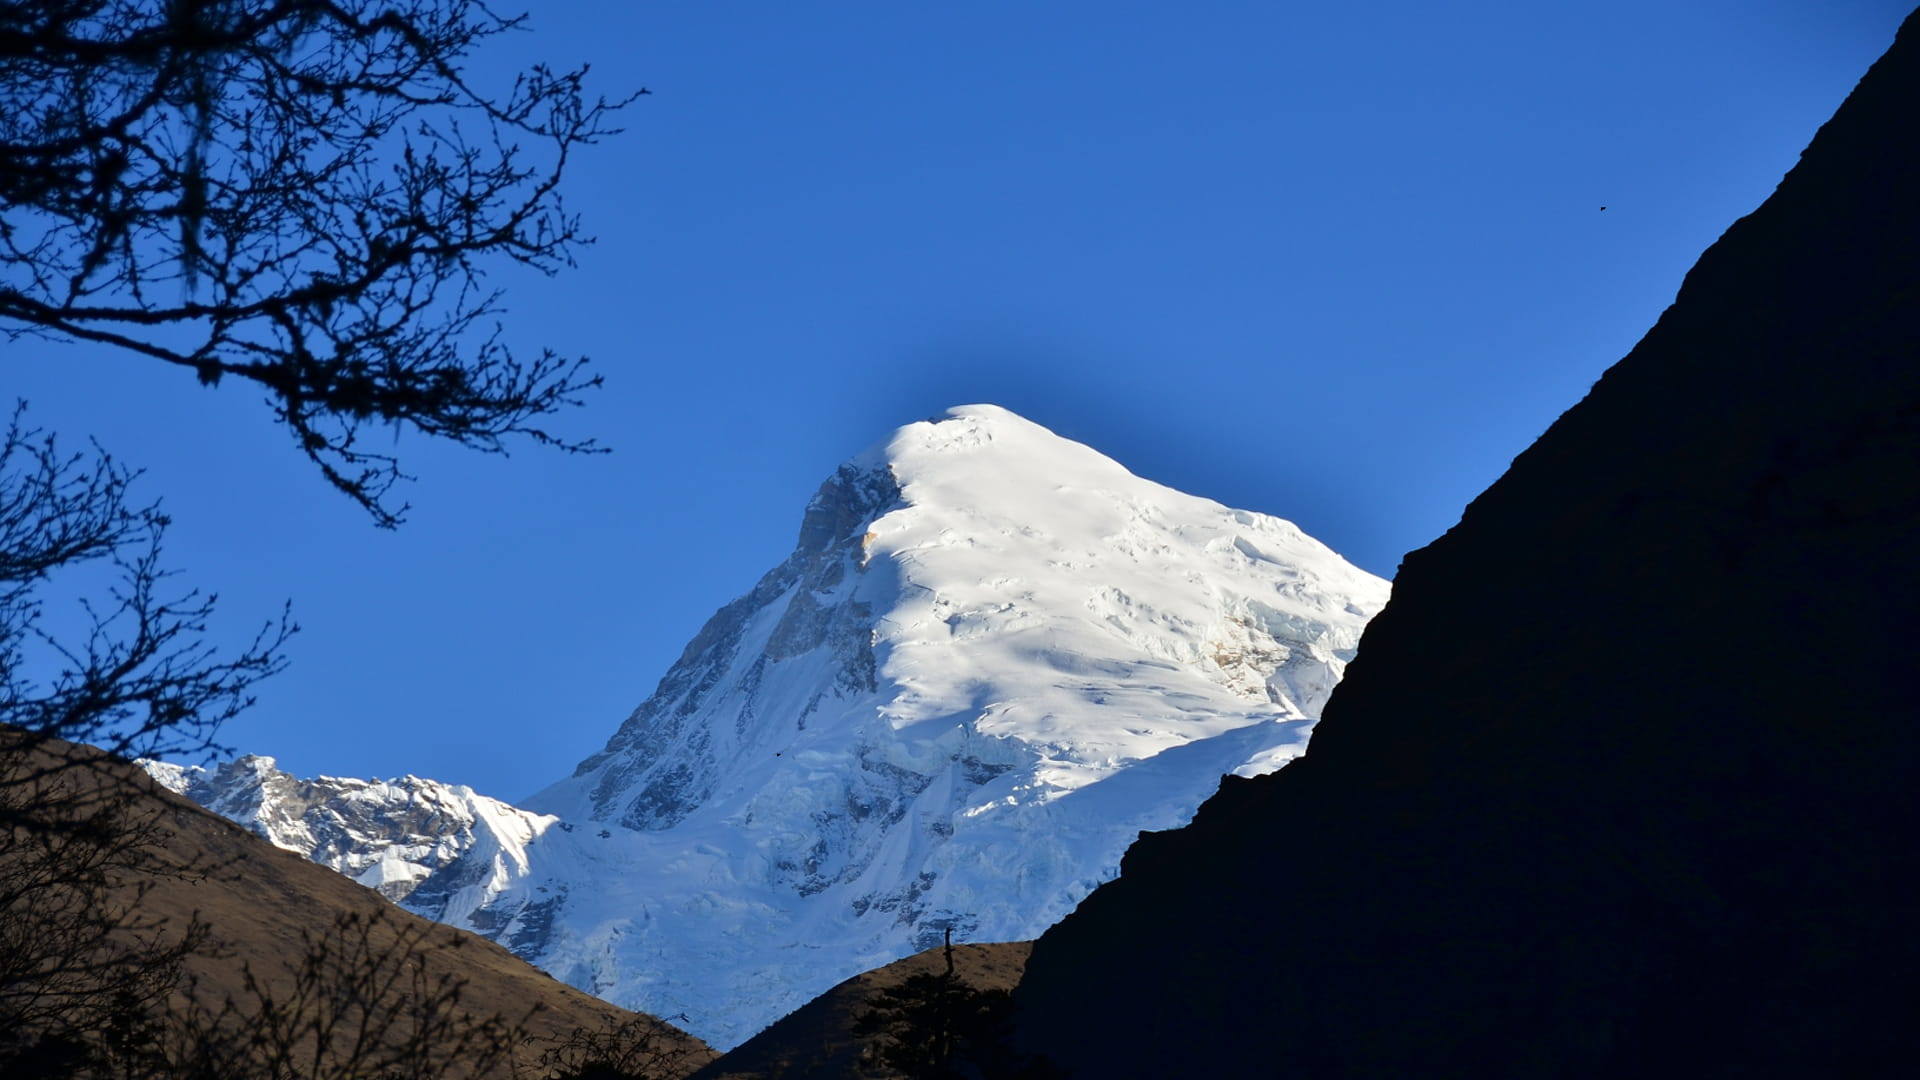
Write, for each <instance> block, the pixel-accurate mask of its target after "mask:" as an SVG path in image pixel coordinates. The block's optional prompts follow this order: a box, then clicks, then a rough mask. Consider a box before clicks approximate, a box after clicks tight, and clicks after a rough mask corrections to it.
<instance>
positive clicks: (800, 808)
mask: <svg viewBox="0 0 1920 1080" xmlns="http://www.w3.org/2000/svg"><path fill="white" fill-rule="evenodd" d="M1387 593H1388V585H1387V583H1386V582H1385V581H1383V580H1381V579H1379V578H1377V577H1374V576H1372V575H1370V574H1367V573H1365V572H1363V571H1361V570H1359V569H1357V568H1355V567H1353V566H1352V565H1350V564H1348V563H1347V562H1346V561H1344V560H1343V559H1341V558H1340V557H1339V556H1338V555H1336V554H1335V553H1334V552H1333V551H1331V550H1329V549H1328V548H1327V547H1326V546H1324V545H1322V544H1320V543H1319V542H1318V541H1315V540H1313V539H1312V538H1311V537H1308V536H1306V535H1305V534H1303V533H1302V532H1300V530H1299V529H1297V528H1295V527H1294V526H1293V525H1292V524H1290V523H1288V522H1285V521H1282V520H1280V519H1278V518H1273V517H1268V516H1266V515H1262V514H1255V513H1249V512H1246V511H1240V510H1233V509H1229V508H1227V507H1225V506H1222V505H1220V504H1219V503H1215V502H1212V501H1209V500H1206V499H1201V498H1196V497H1193V496H1190V495H1185V494H1182V493H1180V492H1177V491H1174V490H1172V489H1170V488H1167V487H1163V486H1161V485H1159V484H1155V483H1152V482H1150V481H1147V480H1143V479H1141V478H1139V477H1136V476H1134V475H1133V474H1131V473H1129V472H1127V470H1126V469H1124V468H1122V467H1121V466H1120V465H1118V464H1116V463H1115V462H1113V461H1111V460H1109V459H1107V458H1105V457H1103V456H1101V455H1100V454H1098V453H1096V452H1095V451H1093V450H1091V449H1089V448H1087V447H1085V446H1082V445H1079V444H1077V443H1074V442H1071V441H1069V440H1066V439H1063V438H1060V437H1059V436H1057V435H1054V434H1053V433H1052V432H1050V431H1048V430H1046V429H1045V428H1042V427H1040V426H1038V425H1036V424H1033V423H1031V422H1029V421H1027V420H1024V419H1022V418H1020V417H1018V416H1016V415H1014V414H1012V413H1010V412H1007V411H1006V410H1004V409H1000V408H997V407H994V406H987V405H974V406H967V407H963V408H958V409H953V410H951V411H950V412H948V413H947V414H946V415H944V416H942V417H939V418H937V419H934V420H930V421H925V422H922V423H916V424H910V425H908V426H906V427H904V428H901V429H900V430H898V431H897V432H895V433H894V434H893V436H892V437H890V438H889V439H887V440H886V441H885V442H883V443H880V444H879V445H876V446H874V447H873V448H871V449H869V450H867V451H866V452H864V453H862V454H861V455H859V456H858V457H856V458H855V459H853V460H852V461H851V462H849V463H847V464H846V465H843V466H842V467H841V468H840V469H839V470H838V472H836V473H835V475H834V476H833V477H832V478H830V479H829V480H828V481H827V482H826V483H825V484H824V485H822V487H821V489H820V491H819V493H818V494H817V495H816V496H815V497H814V499H813V501H812V502H811V503H810V504H809V506H808V508H807V511H806V516H805V519H804V521H803V523H802V527H801V531H800V540H799V544H798V548H797V550H796V551H795V552H794V554H793V555H792V556H791V557H790V558H788V560H787V561H786V562H784V563H782V564H781V565H780V566H779V567H776V568H775V569H774V570H772V571H771V572H769V573H768V574H767V575H766V576H765V577H764V578H762V579H761V581H760V582H759V584H758V585H756V586H755V587H754V589H753V590H752V591H751V592H749V593H748V594H747V595H745V596H743V597H740V598H739V599H737V600H735V601H734V602H732V603H731V604H728V605H727V606H726V607H724V608H722V609H721V610H720V611H719V613H717V614H716V615H715V616H714V617H713V618H712V619H711V620H710V621H709V622H708V623H707V625H706V627H705V628H703V629H702V630H701V631H700V633H699V634H698V635H697V636H696V637H695V638H694V640H693V642H692V643H691V644H690V645H689V646H688V647H687V650H686V652H685V653H684V654H683V655H682V657H681V659H680V660H679V662H678V663H676V664H675V665H674V666H673V668H672V669H671V670H669V671H668V672H667V674H666V676H665V677H664V678H663V679H662V680H661V682H660V685H659V688H658V689H657V690H656V691H655V693H654V695H653V696H652V697H650V698H648V699H647V701H645V702H644V703H642V704H641V706H640V707H639V709H637V710H636V711H635V712H634V714H633V715H632V716H631V717H630V718H629V719H628V720H627V721H626V722H625V723H624V724H623V725H621V727H620V729H619V730H618V731H617V732H615V733H614V735H613V737H612V739H611V740H609V742H608V744H607V746H606V748H605V749H604V750H603V751H601V752H600V753H598V754H595V755H594V756H592V757H590V758H588V759H587V760H586V761H584V762H582V763H581V765H580V767H579V768H578V770H576V772H575V774H574V775H573V776H571V777H568V778H567V779H564V780H562V781H560V782H559V783H557V784H554V785H553V786H551V787H549V788H547V789H546V790H545V791H543V792H541V793H540V794H539V795H538V796H536V797H535V798H534V799H532V800H530V803H529V805H530V808H531V809H532V810H534V811H537V812H538V813H537V814H535V813H527V812H525V811H518V810H515V809H514V808H511V807H504V806H501V809H500V810H498V811H492V810H490V811H488V812H487V814H486V815H478V814H476V820H478V818H479V817H482V816H484V817H487V820H488V822H489V824H488V827H487V828H486V830H485V835H484V837H482V838H481V839H480V840H479V841H475V842H471V843H468V844H467V846H466V848H465V849H464V850H463V851H461V852H459V853H457V854H456V855H455V856H454V857H453V858H452V859H450V860H449V861H446V862H444V863H442V864H441V865H439V866H438V867H437V868H435V869H433V870H432V871H431V872H429V873H428V874H426V875H425V876H424V877H423V878H420V879H417V880H416V881H415V884H414V887H413V888H412V889H411V890H410V891H409V892H407V893H406V894H405V900H404V903H405V904H406V906H408V907H409V908H412V909H414V910H417V911H420V912H422V913H423V914H427V915H430V916H432V917H435V918H439V919H443V920H445V921H447V922H451V923H454V924H457V925H463V926H468V927H471V928H473V929H475V930H477V931H479V932H481V933H484V934H486V935H487V936H489V937H492V938H494V939H495V940H498V941H500V942H501V943H503V944H505V945H507V946H509V947H510V948H512V949H514V951H516V952H518V953H519V954H520V955H522V956H524V957H526V958H527V959H529V960H531V961H533V962H534V963H536V964H538V965H539V966H541V967H543V968H545V969H546V970H548V971H549V972H551V973H553V974H554V975H556V976H557V977H559V978H561V979H563V980H565V981H567V982H570V983H572V984H573V985H575V986H578V987H580V988H582V989H585V990H588V991H590V992H592V993H594V994H598V995H600V996H602V997H605V998H607V999H609V1000H612V1001H614V1002H616V1003H618V1004H621V1005H624V1006H627V1007H630V1008H636V1009H641V1010H644V1011H646V1012H650V1013H653V1014H655V1015H660V1016H669V1017H677V1016H680V1015H682V1014H684V1015H685V1016H687V1017H689V1018H690V1020H689V1021H683V1022H682V1023H683V1026H685V1027H686V1028H687V1029H688V1030H690V1031H692V1032H693V1033H694V1034H696V1035H699V1036H700V1037H702V1038H704V1039H706V1040H708V1041H709V1042H711V1043H713V1044H714V1045H715V1046H716V1047H720V1048H723V1049H725V1048H731V1047H733V1046H735V1045H738V1044H739V1043H740V1042H742V1041H744V1040H745V1039H746V1038H748V1037H749V1036H751V1035H753V1034H754V1033H755V1032H757V1031H759V1030H760V1029H762V1028H764V1027H765V1026H767V1025H768V1024H770V1023H771V1022H773V1021H774V1020H776V1019H778V1018H779V1017H781V1016H782V1015H784V1014H785V1013H787V1012H789V1011H791V1010H792V1009H794V1008H796V1007H798V1006H799V1005H801V1004H803V1003H804V1002H806V1001H807V1000H809V999H810V998H812V997H814V996H815V995H817V994H818V993H820V992H821V991H824V990H826V989H827V988H829V987H831V986H832V985H834V984H835V983H837V982H839V981H840V980H842V979H844V978H847V977H849V976H851V975H853V974H856V973H858V972H860V971H864V970H867V969H869V968H872V967H875V966H878V965H880V964H883V963H886V962H888V961H891V960H894V959H897V958H899V957H902V956H905V955H908V954H910V953H912V952H915V951H917V950H918V949H921V948H924V947H926V946H928V945H931V944H937V943H938V941H939V940H940V938H941V934H942V931H943V929H944V928H946V927H949V926H950V927H952V928H953V931H954V938H955V940H959V941H1012V940H1022V939H1028V938H1032V937H1035V936H1037V935H1038V934H1039V933H1040V932H1041V931H1043V930H1045V929H1046V928H1047V927H1048V926H1050V925H1052V924H1053V923H1054V922H1056V921H1058V920H1059V919H1060V918H1062V917H1063V916H1065V915H1066V914H1067V913H1068V912H1069V911H1071V910H1072V909H1073V907H1074V905H1075V904H1077V903H1078V902H1079V901H1080V900H1081V899H1082V898H1083V897H1085V896H1086V895H1087V893H1088V892H1090V891H1091V890H1092V889H1093V888H1094V887H1095V886H1096V885H1097V884H1099V883H1100V882H1102V881H1105V880H1108V879H1110V878H1112V877H1113V876H1114V875H1115V874H1116V873H1118V871H1119V864H1120V857H1121V855H1122V854H1123V853H1124V852H1125V851H1126V849H1127V846H1128V845H1129V844H1131V843H1132V842H1133V840H1134V838H1135V837H1136V835H1137V834H1138V833H1139V832H1140V831H1141V830H1149V829H1167V828H1173V827H1176V826H1179V825H1181V824H1184V823H1185V822H1186V821H1187V820H1189V819H1190V818H1191V817H1192V815H1193V812H1194V810H1195V809H1196V808H1197V807H1198V805H1199V804H1200V802H1201V801H1202V800H1204V799H1205V798H1206V797H1207V796H1208V795H1211V794H1212V793H1213V791H1214V790H1215V789H1216V788H1217V787H1218V785H1219V780H1220V777H1221V776H1222V775H1223V774H1226V773H1239V774H1241V775H1253V774H1257V773H1263V772H1269V771H1271V770H1273V769H1276V768H1279V767H1280V766H1281V765H1283V764H1285V763H1286V762H1287V761H1289V760H1291V759H1292V758H1293V757H1295V756H1297V755H1298V754H1299V753H1300V752H1301V750H1302V749H1304V746H1305V743H1306V738H1307V733H1308V730H1309V729H1310V728H1311V726H1312V723H1313V721H1314V720H1315V719H1316V718H1317V717H1318V716H1319V713H1320V708H1321V706H1322V704H1323V703H1324V702H1325V701H1326V699H1327V696H1328V694H1329V693H1330V692H1331V690H1332V689H1333V686H1334V684H1335V683H1337V682H1338V681H1339V679H1340V675H1341V673H1342V671H1343V670H1344V668H1345V665H1346V663H1347V661H1348V660H1349V659H1350V658H1351V657H1352V655H1353V650H1354V647H1355V645H1356V644H1357V643H1358V641H1359V638H1360V632H1361V630H1362V628H1363V627H1364V626H1365V625H1366V622H1367V620H1368V619H1369V618H1371V617H1372V616H1373V615H1374V614H1375V613H1376V612H1378V611H1379V610H1380V608H1381V607H1382V606H1384V605H1385V603H1386V600H1387ZM457 790H464V789H457ZM490 801H491V800H489V802H490ZM497 805H498V804H497ZM470 831H473V832H474V833H475V834H476V835H478V834H479V832H480V830H479V829H478V828H474V829H472V830H470ZM283 846H284V845H283ZM409 850H411V849H409ZM383 858H384V856H383ZM395 858H397V859H398V860H400V861H401V862H405V863H406V864H407V865H408V866H417V865H426V864H427V863H428V862H431V861H432V860H412V861H409V860H411V856H410V855H408V854H405V853H403V854H401V855H399V856H395ZM349 872H356V871H351V870H350V871H349ZM357 872H361V873H365V871H364V870H362V871H357ZM409 872H411V871H402V870H397V869H396V870H395V871H394V873H395V874H396V875H401V874H404V873H409ZM383 873H384V871H383ZM383 880H384V879H383Z"/></svg>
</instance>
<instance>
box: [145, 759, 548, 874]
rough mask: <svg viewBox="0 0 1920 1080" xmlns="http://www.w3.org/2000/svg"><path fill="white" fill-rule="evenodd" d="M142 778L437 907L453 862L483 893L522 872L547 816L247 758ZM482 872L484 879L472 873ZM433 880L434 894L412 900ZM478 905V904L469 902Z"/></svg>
mask: <svg viewBox="0 0 1920 1080" xmlns="http://www.w3.org/2000/svg"><path fill="white" fill-rule="evenodd" d="M140 765H141V766H142V767H144V768H145V769H146V771H147V773H148V774H149V775H151V776H152V777H153V778H154V779H155V780H157V781H159V782H160V784H162V785H163V786H165V787H166V788H168V789H169V790H171V791H173V792H174V793H175V794H177V795H184V796H186V797H187V798H189V799H192V800H193V801H194V802H197V803H199V804H200V805H201V806H204V807H206V808H207V809H209V810H212V811H213V812H214V813H216V814H219V815H220V816H222V817H225V818H227V819H229V820H231V821H235V822H238V823H240V824H242V825H244V826H246V827H247V828H249V829H251V830H252V831H253V832H254V833H256V834H257V835H259V836H261V837H264V838H265V839H266V840H267V841H269V842H270V843H272V844H273V845H274V846H275V847H278V848H281V849H282V850H285V851H292V852H295V853H298V854H300V855H304V856H306V857H307V858H309V859H311V860H313V861H314V862H317V863H319V864H321V865H322V866H328V867H332V868H333V869H335V870H338V871H340V872H341V873H343V874H345V875H347V876H348V877H350V878H352V879H354V880H355V881H358V882H359V883H360V884H362V885H365V886H367V887H368V888H371V889H376V890H378V891H379V892H380V893H382V894H383V895H385V896H386V897H387V898H388V899H391V900H408V899H412V900H413V901H414V903H415V904H420V903H422V902H424V901H427V900H429V899H430V898H434V899H439V900H441V902H442V906H444V897H445V894H446V893H447V892H448V891H449V886H450V885H451V883H452V880H453V878H454V877H455V875H452V874H445V875H440V876H438V877H436V876H435V875H436V874H438V873H439V871H442V870H446V869H448V868H450V867H453V866H454V865H455V864H456V863H458V864H459V865H460V867H461V870H462V872H463V873H464V874H466V876H468V877H470V878H476V879H477V880H475V881H474V882H473V884H474V885H476V886H478V887H480V889H481V891H484V888H485V886H486V885H487V884H491V883H492V882H494V881H501V882H504V881H505V880H506V879H507V878H508V877H510V876H517V875H520V874H524V873H525V872H526V868H527V863H526V853H525V852H526V845H527V843H528V841H530V840H532V839H533V838H534V837H536V836H538V835H539V834H540V833H541V832H542V831H543V830H545V829H546V828H547V827H548V826H550V825H552V824H554V820H555V819H553V818H551V817H546V816H543V815H539V814H530V813H528V812H526V811H524V810H519V809H516V808H514V807H512V806H508V805H507V804H506V803H503V802H501V801H499V800H498V799H490V798H488V797H486V796H485V795H479V794H476V793H475V792H474V790H473V789H472V788H469V787H465V786H463V785H458V784H442V783H439V782H438V781H434V780H423V779H421V778H420V777H417V776H403V777H399V778H396V779H391V780H359V779H354V778H350V777H338V776H322V777H318V778H315V779H311V780H303V779H300V778H299V777H296V776H293V775H291V774H289V773H286V772H283V771H282V770H281V769H280V768H279V767H278V765H277V764H276V763H275V762H274V759H272V758H270V757H262V756H259V755H248V756H246V757H242V758H239V759H237V760H234V761H228V762H224V763H221V764H219V765H216V766H214V767H212V768H205V767H202V766H198V765H185V766H183V765H176V764H171V763H166V762H159V761H142V762H140ZM482 868H485V870H486V872H485V873H478V871H480V870H481V869H482ZM429 878H433V879H434V880H433V888H431V889H429V890H427V891H426V892H424V893H421V894H420V895H418V896H415V895H414V894H415V892H416V890H417V889H418V888H419V886H420V885H421V884H422V883H423V882H425V881H427V880H428V879H429ZM476 902H477V897H476Z"/></svg>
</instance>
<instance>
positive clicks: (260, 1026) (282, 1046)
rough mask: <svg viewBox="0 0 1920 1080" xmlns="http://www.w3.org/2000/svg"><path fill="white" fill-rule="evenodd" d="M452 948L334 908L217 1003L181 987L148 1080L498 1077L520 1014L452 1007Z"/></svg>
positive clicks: (518, 1033)
mask: <svg viewBox="0 0 1920 1080" xmlns="http://www.w3.org/2000/svg"><path fill="white" fill-rule="evenodd" d="M436 936H441V937H444V938H445V940H443V941H435V940H433V938H434V937H436ZM460 943H461V939H460V938H459V937H458V936H456V935H453V934H451V933H449V932H448V931H446V930H445V929H443V928H440V927H436V926H433V925H431V924H427V923H423V922H415V923H411V924H406V923H401V922H399V921H398V920H396V919H395V918H393V917H392V916H391V915H390V914H388V913H387V912H384V911H381V910H378V909H375V910H374V911H373V912H372V913H371V914H359V913H348V914H344V915H341V916H340V917H339V918H338V919H337V920H336V921H335V922H334V923H333V925H332V926H330V927H327V928H325V929H324V930H322V931H320V932H317V933H310V934H308V935H306V940H305V942H304V947H303V948H302V949H301V950H300V953H299V955H298V956H296V957H293V958H291V959H289V960H288V962H287V963H286V964H285V965H284V968H283V969H282V970H280V971H273V972H255V971H252V970H248V971H247V972H246V973H245V978H244V987H243V989H242V990H241V992H240V993H238V994H236V995H233V996H230V997H228V998H226V999H225V1000H224V1001H223V1002H222V1003H221V1004H220V1005H219V1006H217V1007H209V1006H208V1005H207V1004H206V1003H205V1002H203V1001H201V1000H200V999H199V998H198V997H196V996H195V995H193V994H192V993H189V995H188V1004H187V1005H186V1006H185V1007H184V1008H182V1009H180V1010H179V1011H177V1012H176V1013H175V1014H174V1015H172V1016H171V1017H169V1018H168V1019H167V1020H166V1021H165V1023H164V1025H163V1028H164V1034H163V1038H162V1040H161V1042H162V1045H163V1046H164V1050H163V1051H162V1053H161V1054H160V1055H159V1056H160V1058H161V1062H160V1064H159V1065H158V1067H157V1068H156V1069H155V1071H154V1073H153V1080H235V1078H247V1080H365V1078H369V1077H373V1078H381V1077H396V1078H397V1077H406V1078H409V1080H413V1078H418V1080H436V1078H440V1077H461V1078H464V1080H486V1078H488V1077H504V1076H507V1075H509V1074H511V1073H512V1072H513V1071H514V1068H515V1062H514V1050H515V1048H516V1047H518V1046H519V1045H520V1044H521V1043H523V1042H524V1041H525V1040H526V1033H525V1030H524V1028H523V1026H522V1025H523V1024H524V1022H525V1019H526V1018H525V1017H521V1018H517V1019H516V1018H507V1017H501V1016H495V1015H476V1014H474V1013H472V1012H471V1011H469V1010H468V1009H467V1008H466V1007H464V1006H463V1005H462V1003H461V990H462V988H463V985H464V984H463V983H462V982H461V980H460V979H459V978H457V977H456V976H454V975H452V974H450V973H449V972H448V971H446V970H445V969H444V965H442V964H441V963H440V959H441V957H442V955H443V951H444V950H448V949H457V948H459V947H460ZM529 1015H531V1014H529Z"/></svg>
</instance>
